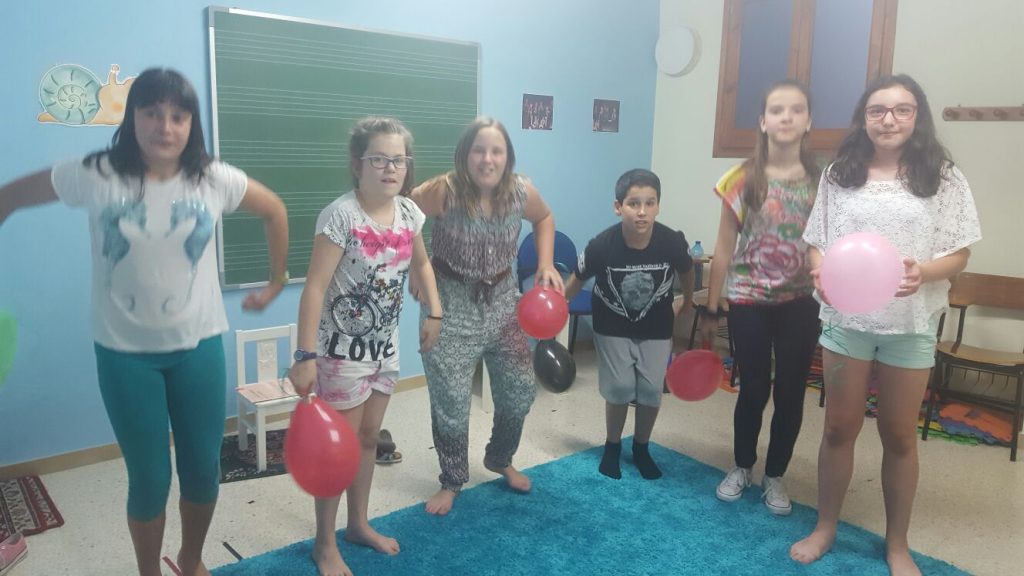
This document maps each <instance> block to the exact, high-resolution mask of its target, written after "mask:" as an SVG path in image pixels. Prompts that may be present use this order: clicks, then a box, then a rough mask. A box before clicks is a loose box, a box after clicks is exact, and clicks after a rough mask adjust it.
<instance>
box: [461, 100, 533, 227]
mask: <svg viewBox="0 0 1024 576" xmlns="http://www.w3.org/2000/svg"><path fill="white" fill-rule="evenodd" d="M484 128H495V129H496V130H497V131H498V132H500V133H501V135H502V137H503V138H504V139H505V149H506V156H505V171H504V172H502V174H501V180H499V181H498V186H497V188H496V189H495V190H494V214H495V215H500V214H505V212H507V210H508V208H509V206H511V205H512V202H513V199H514V197H515V173H514V172H513V169H514V168H515V165H516V151H515V148H513V147H512V139H511V138H509V136H508V130H506V129H505V125H504V124H502V123H501V122H498V121H497V120H495V119H494V118H490V117H487V116H481V117H480V118H477V119H476V120H474V121H473V123H472V124H470V125H469V127H467V128H466V130H465V131H464V132H463V133H462V136H461V137H460V138H459V143H458V145H457V146H456V147H455V170H453V171H452V172H449V173H448V178H447V179H448V183H449V185H450V186H451V187H452V188H453V190H452V192H453V193H454V197H453V198H452V199H451V200H452V203H453V204H455V205H457V206H461V207H462V209H463V210H465V212H466V214H468V215H469V216H470V217H471V218H475V217H476V216H477V214H478V212H479V210H480V190H479V189H478V188H477V187H476V184H475V183H474V182H473V178H472V177H471V176H470V175H469V152H470V150H471V149H472V148H473V141H475V140H476V135H477V134H479V133H480V131H481V130H483V129H484Z"/></svg>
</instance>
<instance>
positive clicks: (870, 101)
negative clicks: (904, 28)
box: [790, 74, 981, 576]
mask: <svg viewBox="0 0 1024 576" xmlns="http://www.w3.org/2000/svg"><path fill="white" fill-rule="evenodd" d="M854 232H873V233H876V234H880V235H882V236H884V237H886V238H887V239H888V240H889V241H890V242H891V243H892V244H893V246H895V247H896V249H897V250H898V251H899V253H900V254H901V255H902V256H903V258H904V260H903V265H904V276H903V281H902V284H901V285H900V287H899V290H898V291H897V293H896V294H895V296H896V298H895V299H894V300H892V301H891V302H890V303H889V304H887V305H886V306H884V307H883V308H881V309H879V310H876V311H874V312H868V313H863V314H843V313H840V312H838V311H836V310H835V309H834V308H832V307H831V306H830V305H829V300H828V294H827V293H824V292H822V289H821V283H820V278H819V272H820V269H821V263H822V260H823V256H822V255H823V254H825V253H826V251H827V250H828V248H829V246H830V245H831V244H833V243H834V242H836V241H837V240H839V239H840V238H842V237H844V236H846V235H848V234H851V233H854ZM980 239H981V228H980V226H979V223H978V214H977V210H976V209H975V206H974V198H973V197H972V195H971V189H970V187H969V186H968V185H967V180H966V179H965V178H964V175H963V174H962V173H961V172H960V170H959V169H958V168H957V167H956V166H955V165H954V164H953V161H952V160H951V159H950V156H949V153H948V151H947V150H946V149H945V148H944V147H943V146H942V145H941V144H940V143H939V141H938V139H937V138H936V136H935V124H934V122H933V120H932V112H931V108H930V107H929V106H928V100H927V99H926V98H925V94H924V91H923V90H922V89H921V87H920V86H919V85H918V84H917V82H915V81H914V80H913V79H912V78H910V77H909V76H906V75H902V74H901V75H897V76H891V77H885V78H880V79H878V80H876V81H875V82H873V83H872V84H871V85H870V86H869V87H868V89H867V90H866V91H865V92H864V94H863V95H862V96H861V98H860V101H859V102H858V103H857V107H856V108H855V109H854V114H853V121H852V124H851V126H850V130H849V132H848V133H847V135H846V137H845V138H844V140H843V142H842V144H841V145H840V147H839V151H838V153H837V156H836V160H835V162H833V163H832V165H831V166H829V167H828V168H827V169H826V170H825V173H824V176H823V177H822V180H821V184H820V186H819V188H818V198H817V200H816V201H815V204H814V209H813V211H812V212H811V217H810V219H809V221H808V224H807V229H806V230H805V231H804V240H805V241H806V242H807V243H808V244H810V246H811V248H810V252H809V255H810V259H811V268H812V272H811V274H812V276H813V277H814V281H815V288H816V289H817V291H818V294H819V295H820V297H821V299H822V302H823V303H824V304H825V305H824V306H823V307H822V312H821V320H822V322H823V323H824V325H825V329H824V331H823V332H822V335H821V339H820V342H821V345H822V347H823V349H824V352H823V361H824V371H825V386H826V392H827V394H826V398H827V403H826V406H825V427H824V432H823V435H822V439H821V448H820V451H819V453H818V522H817V525H816V526H815V527H814V531H813V532H811V534H810V535H809V536H807V537H806V538H804V539H803V540H801V541H799V542H797V543H796V544H794V545H793V547H792V548H791V549H790V556H791V557H792V558H793V559H794V560H796V561H798V562H801V563H804V564H807V563H810V562H813V561H815V560H817V559H818V558H820V557H821V556H822V555H823V554H825V553H826V552H827V551H828V550H829V548H830V547H831V546H832V543H833V541H834V540H835V537H836V526H837V523H838V522H839V512H840V509H841V507H842V504H843V499H844V497H845V495H846V490H847V488H848V487H849V485H850V478H851V476H852V474H853V455H854V445H855V443H856V441H857V436H858V435H859V433H860V430H861V427H862V426H863V424H864V399H865V398H866V397H867V395H868V386H869V382H870V381H871V375H872V370H873V369H874V370H876V371H877V377H878V420H877V424H878V434H879V436H880V437H881V440H882V454H883V456H882V492H883V494H884V500H885V517H886V530H885V541H886V561H887V562H888V564H889V570H890V572H891V573H892V574H894V575H900V576H903V575H919V574H920V571H919V570H918V568H917V566H916V565H915V564H914V561H913V559H912V558H911V556H910V548H909V544H908V541H907V532H908V531H909V528H910V513H911V508H912V507H913V502H914V494H915V492H916V490H917V479H918V458H917V420H918V413H919V411H920V409H921V399H922V397H923V396H924V393H925V389H926V388H927V384H928V375H929V373H930V370H931V367H932V365H933V364H934V357H935V344H936V329H937V325H938V318H939V315H940V314H941V313H942V311H943V310H945V309H946V307H947V306H948V304H949V302H948V297H947V294H948V292H949V286H950V284H949V278H950V277H952V276H954V275H955V274H956V273H958V272H960V271H961V270H963V269H964V267H965V266H966V265H967V259H968V257H969V256H970V250H969V249H968V247H969V246H970V245H971V244H973V243H975V242H977V241H978V240H980Z"/></svg>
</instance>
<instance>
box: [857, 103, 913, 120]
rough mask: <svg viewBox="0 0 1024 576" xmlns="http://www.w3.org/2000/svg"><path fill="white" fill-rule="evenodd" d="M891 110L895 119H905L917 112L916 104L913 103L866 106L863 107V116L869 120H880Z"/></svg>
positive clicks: (910, 117)
mask: <svg viewBox="0 0 1024 576" xmlns="http://www.w3.org/2000/svg"><path fill="white" fill-rule="evenodd" d="M889 112H892V117H893V118H894V119H896V120H901V121H904V122H905V121H907V120H910V119H912V118H913V117H914V115H915V114H917V106H914V105H913V104H897V105H895V106H880V105H879V106H868V107H867V108H865V109H864V118H866V119H867V120H868V121H870V122H881V121H882V119H883V118H885V115H886V114H888V113H889Z"/></svg>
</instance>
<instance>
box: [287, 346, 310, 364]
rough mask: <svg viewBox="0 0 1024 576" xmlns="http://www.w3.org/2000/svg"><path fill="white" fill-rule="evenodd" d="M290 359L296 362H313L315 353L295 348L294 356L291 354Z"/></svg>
mask: <svg viewBox="0 0 1024 576" xmlns="http://www.w3.org/2000/svg"><path fill="white" fill-rule="evenodd" d="M292 358H294V359H295V361H296V362H305V361H306V360H313V359H315V358H316V352H309V351H306V350H303V349H302V348H296V349H295V354H292Z"/></svg>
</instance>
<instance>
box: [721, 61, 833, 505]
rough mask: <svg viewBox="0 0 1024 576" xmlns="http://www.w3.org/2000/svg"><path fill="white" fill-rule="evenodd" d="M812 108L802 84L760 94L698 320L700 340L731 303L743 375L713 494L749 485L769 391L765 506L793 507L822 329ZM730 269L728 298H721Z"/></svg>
mask: <svg viewBox="0 0 1024 576" xmlns="http://www.w3.org/2000/svg"><path fill="white" fill-rule="evenodd" d="M810 112H811V105H810V98H809V97H808V95H807V91H806V90H805V89H804V88H803V87H802V86H801V85H800V84H798V83H796V82H791V81H783V82H780V83H778V84H775V85H774V86H772V87H771V88H770V89H769V90H768V92H767V93H766V95H765V98H764V100H763V101H762V108H761V117H760V134H759V136H758V140H757V144H756V145H755V148H754V156H753V157H752V158H750V159H749V160H747V161H746V162H744V163H743V164H741V165H739V166H736V167H735V168H733V169H731V170H729V171H728V172H726V173H725V175H724V176H722V178H721V180H719V181H718V185H717V186H716V187H715V193H716V194H718V196H719V197H721V199H722V212H721V218H720V221H719V225H718V239H717V241H716V242H715V255H714V258H713V259H712V262H711V279H710V281H709V284H708V304H707V307H706V308H705V309H704V318H703V320H702V323H701V332H702V335H703V337H704V341H705V342H711V341H712V339H713V338H714V334H715V332H716V331H717V328H718V319H719V316H721V315H722V314H723V313H724V312H725V310H726V308H728V315H729V319H728V321H729V333H730V334H731V337H732V339H733V343H734V354H735V362H734V364H733V370H738V372H739V376H740V379H741V381H742V384H741V386H740V394H739V398H738V399H737V402H736V412H735V414H734V417H733V431H734V436H735V438H734V444H733V451H734V457H735V467H734V468H733V469H732V470H731V471H730V472H729V473H728V474H726V476H725V479H723V480H722V482H721V483H720V484H719V485H718V489H717V491H716V494H717V496H718V498H719V499H720V500H723V501H726V502H734V501H736V500H739V498H740V497H741V496H742V494H743V491H744V490H745V489H746V488H747V487H748V486H750V484H751V482H752V469H753V466H754V463H755V462H756V461H757V439H758V436H759V435H760V433H761V419H762V415H763V413H764V409H765V406H767V405H768V399H769V398H772V399H773V400H774V405H775V413H774V414H773V416H772V423H771V440H770V441H769V444H768V455H767V458H766V461H765V470H764V479H763V481H762V483H761V484H762V489H763V492H762V499H763V500H764V503H765V506H766V507H767V508H768V510H770V511H771V512H772V513H774V514H779V515H787V514H789V513H790V511H791V510H792V505H791V504H790V501H789V496H788V495H787V494H786V489H785V487H784V486H783V484H782V475H783V474H784V473H785V472H786V468H787V466H788V465H789V461H790V458H791V457H792V455H793V446H794V445H795V444H796V439H797V436H798V435H799V434H800V425H801V423H802V421H803V407H804V390H805V389H806V379H807V373H808V372H809V370H810V365H811V358H812V356H813V354H814V346H815V339H816V337H817V334H818V319H817V317H818V303H817V302H816V301H815V300H814V298H812V297H811V293H812V291H813V289H814V285H813V282H812V280H811V276H810V273H809V269H808V266H807V257H806V254H807V245H806V244H805V243H804V241H803V239H802V238H801V236H802V235H803V232H804V225H805V224H806V222H807V215H808V214H809V213H810V212H811V208H812V206H813V205H814V197H815V189H816V183H817V180H818V174H819V172H820V170H819V169H818V166H817V164H816V163H815V161H814V157H813V156H812V155H811V153H810V152H809V151H808V150H807V148H806V145H805V135H806V134H807V132H808V131H809V130H810V128H811V116H810ZM726 276H728V281H727V290H726V296H727V300H728V307H726V306H724V305H722V304H723V302H722V299H721V291H722V283H723V280H725V278H726ZM773 358H774V362H773ZM773 372H774V382H773Z"/></svg>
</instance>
